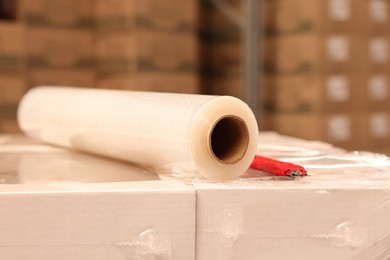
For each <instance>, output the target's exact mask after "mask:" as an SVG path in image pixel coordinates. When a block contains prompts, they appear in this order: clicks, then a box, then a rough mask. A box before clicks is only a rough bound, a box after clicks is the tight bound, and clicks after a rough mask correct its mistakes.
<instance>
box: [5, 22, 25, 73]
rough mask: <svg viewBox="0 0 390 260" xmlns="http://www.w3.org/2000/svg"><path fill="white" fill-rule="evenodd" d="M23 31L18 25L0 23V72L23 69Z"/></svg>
mask: <svg viewBox="0 0 390 260" xmlns="http://www.w3.org/2000/svg"><path fill="white" fill-rule="evenodd" d="M24 33H25V31H24V26H23V25H22V24H20V23H13V22H2V21H0V71H9V72H12V71H21V70H23V69H24V68H25V65H26V64H25V53H26V48H25V34H24Z"/></svg>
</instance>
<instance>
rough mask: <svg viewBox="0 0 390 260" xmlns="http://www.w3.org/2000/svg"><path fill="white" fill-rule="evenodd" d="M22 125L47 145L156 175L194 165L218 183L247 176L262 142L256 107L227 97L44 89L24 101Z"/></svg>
mask: <svg viewBox="0 0 390 260" xmlns="http://www.w3.org/2000/svg"><path fill="white" fill-rule="evenodd" d="M18 122H19V125H20V127H21V128H22V130H23V131H24V132H25V133H26V134H27V135H29V136H30V137H33V138H35V139H37V140H40V141H43V142H46V143H50V144H54V145H59V146H64V147H68V148H73V149H77V150H81V151H86V152H90V153H95V154H99V155H103V156H107V157H112V158H116V159H120V160H126V161H131V162H135V163H139V164H144V165H148V166H152V167H154V168H158V169H172V168H174V169H176V170H177V169H178V168H180V167H181V166H182V165H185V166H186V167H184V168H183V169H181V171H185V170H186V169H188V168H189V165H191V171H194V170H196V171H197V172H198V173H201V175H202V176H204V177H206V178H208V179H211V180H217V181H226V180H232V179H235V178H237V177H238V176H239V175H241V174H242V173H244V172H245V170H246V169H247V168H248V167H249V165H250V163H251V161H252V160H253V157H254V155H255V151H256V146H257V138H258V130H257V123H256V120H255V118H254V116H253V113H252V111H251V110H250V108H249V107H248V106H247V105H246V104H245V103H243V102H242V101H240V100H239V99H236V98H233V97H227V96H221V97H218V96H205V95H186V94H168V93H152V92H132V91H115V90H96V89H75V88H66V87H55V88H54V87H40V88H35V89H32V90H30V91H29V92H28V93H27V94H26V95H25V96H24V97H23V99H22V101H21V104H20V106H19V109H18ZM177 172H180V170H179V171H177Z"/></svg>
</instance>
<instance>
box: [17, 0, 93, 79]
mask: <svg viewBox="0 0 390 260" xmlns="http://www.w3.org/2000/svg"><path fill="white" fill-rule="evenodd" d="M92 4H93V0H83V1H77V0H54V1H53V0H33V1H32V0H20V1H19V17H20V19H21V20H22V22H23V23H24V24H25V25H26V28H27V29H26V41H27V43H28V44H27V59H28V75H27V78H28V85H29V87H34V86H37V85H49V84H50V85H71V86H85V87H92V86H93V85H94V78H95V71H94V63H93V60H94V57H93V39H94V37H93V31H92Z"/></svg>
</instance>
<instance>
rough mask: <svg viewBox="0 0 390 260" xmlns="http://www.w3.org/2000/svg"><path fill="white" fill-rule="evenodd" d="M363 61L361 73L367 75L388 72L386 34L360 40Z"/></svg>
mask: <svg viewBox="0 0 390 260" xmlns="http://www.w3.org/2000/svg"><path fill="white" fill-rule="evenodd" d="M360 44H361V46H362V47H361V50H362V53H363V60H362V61H361V65H360V66H361V69H360V70H361V71H363V72H368V73H389V72H390V37H389V36H388V35H386V34H370V35H368V37H363V38H362V39H361V43H360Z"/></svg>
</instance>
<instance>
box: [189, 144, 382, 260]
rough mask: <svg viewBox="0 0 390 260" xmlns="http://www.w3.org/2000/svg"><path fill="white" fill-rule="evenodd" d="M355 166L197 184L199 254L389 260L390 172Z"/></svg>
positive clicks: (217, 258) (207, 256) (204, 256)
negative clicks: (389, 194)
mask: <svg viewBox="0 0 390 260" xmlns="http://www.w3.org/2000/svg"><path fill="white" fill-rule="evenodd" d="M260 140H261V137H260ZM281 145H282V146H284V144H281ZM320 154H321V153H320ZM346 158H348V157H346ZM344 162H345V161H337V160H336V162H335V163H333V164H332V163H331V162H330V163H326V162H322V163H321V162H319V164H321V165H324V167H326V166H329V167H337V163H344ZM349 163H356V161H355V162H354V161H352V162H351V161H349ZM357 168H358V169H356V168H355V169H352V168H336V169H334V168H332V169H318V170H316V169H309V175H310V176H309V177H307V178H304V179H295V180H288V179H284V178H282V179H280V178H275V177H272V176H270V175H261V174H258V175H257V176H258V177H257V178H253V180H251V179H250V178H249V179H245V178H242V179H240V180H238V181H234V182H232V183H226V184H225V183H224V184H223V185H222V184H219V183H195V184H194V186H195V188H196V194H197V195H196V196H197V203H196V204H197V228H196V232H197V233H196V256H197V259H214V260H224V259H273V260H282V259H317V260H328V259H373V258H375V257H379V258H378V259H385V258H386V257H387V255H386V252H387V251H386V252H385V251H384V250H386V249H387V246H386V245H387V243H388V240H389V237H388V231H389V226H388V224H387V223H388V218H389V216H390V209H389V207H388V206H387V204H385V201H386V190H387V189H388V188H389V187H390V184H389V182H388V178H387V176H388V173H389V172H388V170H382V171H381V170H379V169H377V168H375V167H374V166H372V167H364V168H363V169H362V167H357ZM253 174H254V176H256V174H255V173H253ZM374 178H377V179H376V180H374ZM248 198H250V199H248Z"/></svg>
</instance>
